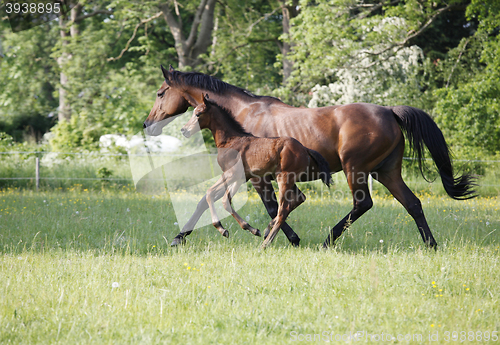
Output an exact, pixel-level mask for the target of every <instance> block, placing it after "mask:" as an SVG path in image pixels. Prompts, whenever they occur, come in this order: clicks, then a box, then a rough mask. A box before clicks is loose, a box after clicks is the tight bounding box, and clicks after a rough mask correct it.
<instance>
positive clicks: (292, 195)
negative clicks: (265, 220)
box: [264, 184, 306, 238]
mask: <svg viewBox="0 0 500 345" xmlns="http://www.w3.org/2000/svg"><path fill="white" fill-rule="evenodd" d="M285 197H286V198H287V200H288V201H289V202H290V213H292V211H293V210H295V209H296V208H297V207H299V206H300V205H301V204H302V203H303V202H304V201H306V196H305V195H304V193H302V191H301V190H300V189H299V188H298V187H297V185H296V184H294V185H293V188H292V189H290V190H288V191H287V192H286V195H285ZM273 220H274V219H273ZM273 220H271V222H270V223H269V225H268V226H267V228H266V230H265V232H264V234H265V235H264V238H267V236H268V235H269V232H270V231H271V229H272V227H273V224H274V223H273ZM282 226H283V225H282Z"/></svg>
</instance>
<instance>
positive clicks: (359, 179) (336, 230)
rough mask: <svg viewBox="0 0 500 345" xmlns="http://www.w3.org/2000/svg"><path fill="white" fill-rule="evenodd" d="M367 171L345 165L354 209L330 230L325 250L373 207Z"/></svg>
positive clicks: (348, 164) (324, 244)
mask: <svg viewBox="0 0 500 345" xmlns="http://www.w3.org/2000/svg"><path fill="white" fill-rule="evenodd" d="M356 168H357V167H356ZM365 171H366V170H365V169H355V167H354V165H352V164H350V163H345V165H344V173H345V175H346V177H347V183H348V184H349V188H350V189H351V193H352V199H353V207H352V210H351V212H349V213H348V214H347V216H345V217H344V218H343V219H342V220H341V221H340V222H338V223H337V225H335V226H334V227H333V228H332V229H331V230H330V234H329V235H328V237H327V238H326V240H325V242H324V243H323V247H324V248H327V247H329V246H330V245H332V244H334V242H335V240H336V239H337V238H339V237H340V235H342V232H343V231H344V230H346V229H347V228H348V227H349V226H350V225H351V224H352V223H354V222H355V221H356V220H357V219H358V218H359V217H361V216H362V215H363V214H364V213H365V212H366V211H368V210H369V209H370V208H371V207H372V206H373V201H372V198H371V196H370V191H369V190H368V173H367V172H365Z"/></svg>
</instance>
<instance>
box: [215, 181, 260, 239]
mask: <svg viewBox="0 0 500 345" xmlns="http://www.w3.org/2000/svg"><path fill="white" fill-rule="evenodd" d="M241 185H242V181H241V180H238V181H236V182H234V183H233V184H232V185H231V186H230V187H229V188H228V189H227V192H226V194H224V197H223V198H222V205H223V206H224V208H225V209H226V211H227V212H229V213H230V214H231V215H232V216H233V217H234V219H236V221H237V222H238V224H239V225H240V227H241V228H242V229H243V230H248V231H250V233H252V234H254V235H255V236H259V237H260V231H259V229H255V228H254V227H252V226H251V225H250V224H248V222H247V221H245V220H244V219H243V218H241V216H240V215H239V214H238V213H236V211H235V210H234V208H233V206H232V205H231V200H232V198H233V195H235V194H236V192H237V191H238V189H239V188H240V186H241Z"/></svg>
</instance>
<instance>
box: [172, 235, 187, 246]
mask: <svg viewBox="0 0 500 345" xmlns="http://www.w3.org/2000/svg"><path fill="white" fill-rule="evenodd" d="M185 243H186V240H185V239H184V237H180V238H179V237H175V238H174V240H173V241H172V243H171V244H170V247H177V246H179V245H181V244H185Z"/></svg>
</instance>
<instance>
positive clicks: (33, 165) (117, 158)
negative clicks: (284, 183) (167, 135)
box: [0, 151, 500, 194]
mask: <svg viewBox="0 0 500 345" xmlns="http://www.w3.org/2000/svg"><path fill="white" fill-rule="evenodd" d="M49 155H50V156H51V157H55V156H65V160H59V161H58V162H55V163H54V162H52V163H51V164H48V163H47V162H43V160H42V159H43V158H44V157H48V156H49ZM134 155H135V156H149V157H155V156H169V157H177V156H183V155H180V154H175V153H157V152H147V153H137V154H135V153H134ZM210 155H212V156H216V154H210ZM12 156H17V157H26V156H29V158H30V159H26V158H22V159H21V160H23V162H24V163H23V164H21V165H20V164H18V165H17V166H15V167H11V168H10V169H7V170H8V171H6V169H5V165H6V164H0V187H1V186H2V185H3V186H6V184H8V183H9V181H10V182H11V183H12V182H14V181H25V182H26V181H28V182H29V183H30V186H32V187H34V188H36V190H38V189H39V188H40V186H41V182H46V183H50V181H53V182H54V181H60V182H64V181H68V183H71V182H73V183H75V182H82V183H83V182H97V183H99V182H114V183H121V184H127V185H131V186H132V185H133V184H134V179H133V178H132V176H131V173H130V163H129V160H128V157H129V154H127V153H112V152H50V151H6V152H0V163H5V159H3V158H4V157H5V158H6V157H12ZM71 157H72V158H71ZM77 157H82V158H84V159H83V160H80V159H78V160H75V158H77ZM33 158H34V159H33ZM68 158H69V159H68ZM99 158H105V159H108V160H111V161H107V162H105V163H102V162H100V163H95V162H94V164H93V165H92V164H90V165H89V164H87V163H86V162H89V161H90V160H92V159H94V160H95V159H99ZM403 159H404V160H405V161H407V162H411V161H414V160H415V158H412V157H403ZM425 160H432V159H431V158H425ZM454 162H460V163H462V164H463V163H465V164H473V165H476V166H477V165H481V166H482V167H483V169H482V171H483V174H484V171H485V169H486V170H488V171H490V173H489V175H490V176H489V177H488V178H486V179H484V180H483V181H482V183H481V186H482V187H491V188H493V194H498V190H500V184H499V179H500V175H498V174H499V173H500V169H498V167H496V165H498V163H500V160H479V159H473V160H465V159H456V160H454ZM58 164H59V166H58ZM85 164H87V165H88V166H85ZM63 165H64V166H65V168H64V169H62V168H61V167H62V166H63ZM19 166H21V168H19ZM72 166H74V167H73V168H71V167H72ZM106 166H108V167H109V169H108V168H106ZM103 168H106V169H104V170H101V173H102V174H99V172H98V170H99V169H103ZM112 169H113V170H114V173H113V174H111V170H112ZM63 170H64V171H63ZM117 170H118V171H119V172H117ZM491 172H494V173H493V174H491ZM61 175H62V176H61ZM112 175H113V176H112ZM343 180H344V178H343V176H339V177H338V178H337V179H336V182H340V183H343V182H345V181H343ZM425 183H426V182H425V181H424V180H423V179H422V178H421V177H419V180H418V181H415V182H414V184H415V185H418V184H421V185H424V184H425ZM369 185H370V191H372V190H373V181H372V180H371V179H370V180H369ZM489 194H491V193H489Z"/></svg>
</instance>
